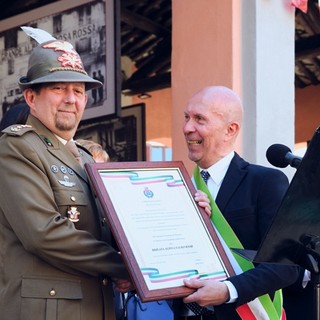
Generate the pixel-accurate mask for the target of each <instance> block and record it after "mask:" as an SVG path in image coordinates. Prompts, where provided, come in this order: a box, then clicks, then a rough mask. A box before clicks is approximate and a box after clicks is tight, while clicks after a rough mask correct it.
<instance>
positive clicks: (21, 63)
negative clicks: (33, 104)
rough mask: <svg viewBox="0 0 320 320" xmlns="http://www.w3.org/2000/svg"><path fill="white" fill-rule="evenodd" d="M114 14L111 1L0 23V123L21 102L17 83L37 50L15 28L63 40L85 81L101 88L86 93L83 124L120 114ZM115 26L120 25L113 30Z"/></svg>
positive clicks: (83, 1)
mask: <svg viewBox="0 0 320 320" xmlns="http://www.w3.org/2000/svg"><path fill="white" fill-rule="evenodd" d="M119 15H120V14H119V9H118V1H115V0H70V1H56V2H54V3H51V4H48V5H46V6H43V7H40V8H38V9H35V10H31V11H28V12H25V13H23V14H20V15H17V16H15V17H12V18H9V19H6V20H2V21H1V24H0V55H1V59H0V88H1V89H0V103H1V104H2V106H3V108H2V110H1V111H0V115H1V117H2V116H3V114H4V112H5V110H7V109H8V108H10V106H12V105H14V104H17V103H18V102H20V101H21V100H23V94H22V92H21V90H20V89H19V86H18V83H17V80H18V79H19V78H20V77H21V76H25V75H26V74H27V68H28V59H29V56H30V53H31V50H32V48H33V47H34V46H36V45H37V43H36V41H35V40H33V39H31V38H30V37H28V36H27V35H26V34H25V33H24V32H23V31H22V29H21V28H20V27H21V26H31V27H34V28H40V29H43V30H46V31H47V32H49V33H50V34H52V35H53V36H54V37H55V38H57V39H61V40H66V41H68V42H70V43H72V45H73V46H74V48H75V49H76V51H77V52H78V53H79V54H80V56H81V59H82V61H83V64H84V67H85V70H86V71H87V73H88V75H90V76H91V77H93V78H96V79H98V80H100V81H102V82H103V83H104V86H103V87H102V88H99V89H93V90H90V91H88V103H87V107H86V110H85V112H84V115H83V120H84V119H92V118H96V117H101V116H106V115H113V114H119V113H120V85H121V84H120V72H119V71H118V70H120V68H119V66H120V55H119V54H117V53H118V52H119V48H118V47H119V41H118V37H119V28H120V27H119V25H120V21H119ZM118 24H119V25H118Z"/></svg>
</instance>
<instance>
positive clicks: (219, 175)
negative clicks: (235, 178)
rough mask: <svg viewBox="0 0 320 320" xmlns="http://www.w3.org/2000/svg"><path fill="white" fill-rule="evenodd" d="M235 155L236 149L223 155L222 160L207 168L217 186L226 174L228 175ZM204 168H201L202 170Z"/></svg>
mask: <svg viewBox="0 0 320 320" xmlns="http://www.w3.org/2000/svg"><path fill="white" fill-rule="evenodd" d="M233 157H234V151H232V152H230V153H229V154H228V155H226V156H225V157H223V158H222V159H221V160H219V161H218V162H216V163H215V164H213V165H212V166H211V167H209V168H208V169H206V170H207V171H208V172H209V173H210V177H211V179H212V180H213V181H214V182H215V184H216V185H217V186H220V185H221V183H222V181H223V179H224V176H225V175H226V173H227V171H228V168H229V165H230V163H231V160H232V158H233ZM201 170H202V169H201V168H200V171H201Z"/></svg>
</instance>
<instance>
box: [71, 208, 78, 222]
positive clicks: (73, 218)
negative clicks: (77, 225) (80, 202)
mask: <svg viewBox="0 0 320 320" xmlns="http://www.w3.org/2000/svg"><path fill="white" fill-rule="evenodd" d="M79 215H80V212H79V211H78V208H77V207H69V210H68V218H69V220H70V221H72V222H78V221H79Z"/></svg>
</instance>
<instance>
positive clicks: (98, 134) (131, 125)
mask: <svg viewBox="0 0 320 320" xmlns="http://www.w3.org/2000/svg"><path fill="white" fill-rule="evenodd" d="M145 122H146V120H145V104H144V103H137V104H133V105H129V106H126V107H122V109H121V117H101V118H98V119H94V121H81V122H80V125H79V127H78V129H77V133H76V136H75V139H85V140H93V141H95V142H97V143H99V144H101V145H102V147H103V149H105V150H106V151H107V153H108V155H109V157H110V161H112V162H126V161H144V160H146V123H145Z"/></svg>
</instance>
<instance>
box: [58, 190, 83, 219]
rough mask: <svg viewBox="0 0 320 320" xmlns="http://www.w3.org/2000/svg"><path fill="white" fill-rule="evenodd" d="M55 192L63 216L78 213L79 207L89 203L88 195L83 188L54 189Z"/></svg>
mask: <svg viewBox="0 0 320 320" xmlns="http://www.w3.org/2000/svg"><path fill="white" fill-rule="evenodd" d="M53 192H54V197H55V201H56V204H57V205H58V208H59V212H60V213H61V215H62V216H68V217H69V216H70V214H71V215H72V214H76V211H79V210H78V209H81V208H84V207H86V206H87V205H88V196H87V195H86V194H85V193H84V192H83V191H82V190H76V189H54V190H53ZM70 210H71V211H70ZM69 218H70V217H69Z"/></svg>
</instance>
